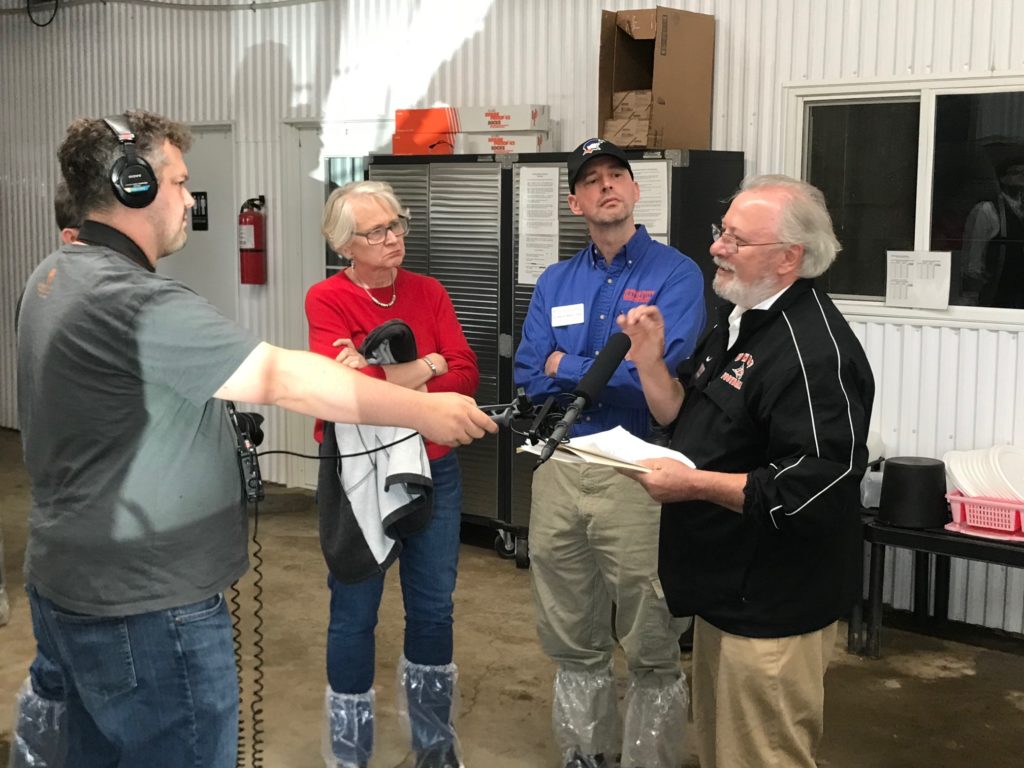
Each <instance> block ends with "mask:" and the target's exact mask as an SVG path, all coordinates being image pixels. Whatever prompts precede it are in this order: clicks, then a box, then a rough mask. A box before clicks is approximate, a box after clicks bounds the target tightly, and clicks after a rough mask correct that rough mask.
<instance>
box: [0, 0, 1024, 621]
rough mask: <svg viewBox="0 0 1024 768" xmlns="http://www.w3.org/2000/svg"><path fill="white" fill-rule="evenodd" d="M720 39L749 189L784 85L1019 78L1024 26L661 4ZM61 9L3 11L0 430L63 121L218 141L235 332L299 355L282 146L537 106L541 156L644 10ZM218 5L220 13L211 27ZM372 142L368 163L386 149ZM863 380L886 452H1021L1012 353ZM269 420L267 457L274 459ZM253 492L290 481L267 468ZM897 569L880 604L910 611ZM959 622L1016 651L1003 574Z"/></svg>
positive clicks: (882, 364) (5, 7)
mask: <svg viewBox="0 0 1024 768" xmlns="http://www.w3.org/2000/svg"><path fill="white" fill-rule="evenodd" d="M661 4H662V5H667V6H670V7H675V8H681V9H684V10H689V11H697V12H701V13H710V14H713V15H715V17H716V18H717V24H718V29H717V40H716V55H715V59H716V62H715V66H716V77H715V88H714V118H713V148H714V149H728V150H742V151H744V152H745V153H746V155H747V166H748V170H749V171H751V172H756V171H776V170H778V169H780V168H781V167H782V161H783V155H784V152H783V135H782V131H783V119H782V115H783V111H784V104H783V102H782V97H781V93H782V90H781V85H782V84H783V83H787V82H801V81H806V82H814V81H822V80H857V79H862V78H880V77H929V76H938V75H957V74H1009V73H1014V72H1017V73H1020V72H1024V46H1021V45H1019V44H1017V45H1014V43H1015V42H1016V41H1019V40H1021V39H1024V7H1022V5H1021V4H1020V3H1016V2H1014V0H973V1H972V0H934V1H933V0H763V1H760V2H759V1H758V0H685V1H679V0H662V2H661ZM204 5H207V6H208V5H211V4H210V3H205V2H201V0H193V1H192V2H182V3H180V6H181V7H180V8H170V7H154V6H151V5H148V4H146V3H143V2H138V3H109V4H103V3H99V2H83V3H75V2H66V3H64V4H63V5H62V7H61V9H60V11H59V13H58V15H57V18H56V19H55V20H54V22H53V23H52V24H51V25H50V26H47V27H45V28H38V27H35V26H33V25H32V24H31V23H30V21H29V20H28V19H27V18H26V16H25V13H24V11H23V10H22V8H23V6H24V3H23V2H22V0H0V72H3V77H2V80H0V104H3V105H4V109H3V110H2V112H0V136H2V137H3V138H2V140H0V231H2V232H3V233H4V236H3V238H2V239H0V280H2V288H0V387H2V389H0V425H5V426H16V414H15V390H14V378H15V376H14V360H13V347H14V331H13V312H14V305H15V301H16V298H17V295H18V293H19V292H20V289H21V286H22V285H23V284H24V281H25V279H26V278H27V276H28V273H29V272H30V270H31V268H32V266H33V265H34V264H35V263H36V262H37V261H38V260H39V259H40V258H42V256H43V255H44V254H45V253H46V252H48V251H49V250H50V248H51V247H52V246H53V245H54V244H55V241H56V235H55V231H54V227H53V223H52V221H51V215H50V210H51V209H50V206H51V203H52V194H53V183H54V181H55V179H56V174H57V171H56V166H55V162H54V159H53V152H54V148H55V146H56V145H57V143H58V142H59V140H60V137H61V135H62V129H63V126H65V125H66V124H67V122H68V121H69V120H70V119H71V118H72V117H73V116H75V115H78V114H89V115H98V114H102V113H106V112H113V111H117V110H120V109H123V108H125V107H128V106H143V107H146V108H149V109H153V110H156V111H159V112H164V113H166V114H169V115H172V116H174V117H176V118H178V119H181V120H185V121H188V122H192V123H205V122H224V121H227V122H231V123H233V125H234V128H235V133H234V135H235V137H236V141H237V142H238V146H237V157H236V168H237V169H238V178H237V179H236V180H235V184H236V191H237V198H238V200H239V201H241V200H243V199H245V198H247V197H251V196H253V195H256V194H260V193H263V194H266V195H267V198H268V201H269V210H268V221H269V232H268V241H269V242H268V247H269V253H270V255H271V256H270V272H269V282H268V285H267V286H266V287H261V288H252V287H243V288H240V301H239V306H240V308H241V309H240V319H241V321H242V322H243V323H244V324H245V325H247V326H249V327H250V328H252V329H254V330H255V331H257V332H258V333H259V334H260V335H262V336H263V337H264V338H266V339H268V340H270V341H272V342H275V343H281V344H292V345H298V344H302V343H303V339H302V338H301V333H298V332H296V328H299V327H301V324H297V323H296V317H297V313H301V303H300V301H301V295H302V291H303V289H304V286H298V285H295V282H296V281H295V279H294V270H293V269H292V267H291V265H290V264H289V256H290V254H288V253H286V252H285V245H286V244H285V241H284V237H283V231H282V230H283V228H282V226H281V215H282V212H283V210H284V207H283V206H282V205H281V200H280V194H279V193H280V191H281V190H282V184H283V181H282V180H283V178H285V174H292V173H295V172H296V169H293V168H282V167H281V157H282V145H281V137H282V124H283V121H285V120H292V121H294V120H303V119H309V120H320V121H323V122H324V126H325V131H328V132H329V131H330V130H331V128H332V126H335V125H338V124H340V123H343V122H345V121H356V120H359V121H365V120H375V119H379V118H381V117H384V118H387V117H389V116H390V115H391V114H392V112H393V110H394V109H395V108H397V107H406V106H415V105H426V104H432V103H434V102H435V101H440V102H446V103H451V104H459V103H461V104H480V103H486V102H491V103H495V102H501V103H514V102H533V103H545V104H549V105H550V106H551V113H552V117H553V118H554V120H555V128H554V134H555V144H554V148H556V149H566V148H570V147H571V146H572V145H573V144H574V142H575V140H577V139H579V138H582V137H584V136H586V135H588V134H592V133H594V131H595V128H596V97H597V83H596V73H597V59H598V39H599V31H598V30H599V18H600V10H601V9H602V8H608V9H626V8H643V7H650V6H652V5H654V3H653V2H651V0H636V1H630V2H615V1H613V0H603V1H602V0H564V1H560V0H461V2H459V3H458V4H453V3H449V2H448V1H447V0H417V1H416V2H413V1H412V0H408V1H407V2H406V1H403V0H322V2H308V3H303V2H295V3H291V2H260V1H259V0H257V1H256V2H255V3H249V2H243V3H240V4H239V7H240V9H237V10H202V9H201V6H204ZM226 5H228V3H227V2H225V3H223V4H221V5H219V7H220V8H222V9H223V8H224V7H225V6H226ZM386 141H387V135H386V132H381V134H380V136H379V141H378V143H377V144H376V145H375V146H367V147H365V151H370V150H374V149H379V148H385V147H386ZM857 328H858V332H859V333H861V335H862V338H863V339H864V341H865V345H866V347H867V348H868V352H869V354H870V355H871V359H872V362H873V364H874V365H875V371H876V374H877V376H878V380H879V394H880V397H879V400H878V407H877V409H876V411H877V415H876V424H877V426H878V427H879V429H880V430H881V431H882V432H883V434H884V435H885V437H886V442H887V445H888V447H889V449H890V451H892V452H897V453H906V454H922V455H925V454H926V455H938V454H940V453H941V451H942V450H945V449H946V448H952V447H957V448H971V447H974V446H982V445H986V444H989V443H991V442H993V441H1010V440H1016V442H1020V443H1024V395H1021V394H1020V393H1019V390H1020V389H1021V388H1020V387H1019V386H1017V382H1019V381H1021V380H1024V342H1022V339H1021V336H1020V334H1019V333H1016V332H1008V331H1001V332H995V331H986V330H984V329H975V330H956V329H937V328H922V327H918V326H913V325H896V324H887V325H881V324H878V325H876V324H870V323H858V324H857ZM281 422H282V420H281V419H272V420H271V421H270V422H269V425H268V426H269V428H268V444H281V443H283V438H284V429H283V426H281ZM265 474H266V476H267V477H269V478H271V479H274V480H286V479H287V478H285V477H284V463H283V462H282V463H280V464H278V463H274V462H268V464H267V466H266V467H265ZM907 571H909V566H907V565H906V563H905V562H904V559H903V555H902V554H901V555H898V557H897V568H896V572H897V578H896V579H895V580H890V582H891V583H890V587H889V589H890V597H891V598H892V600H893V601H894V602H895V603H896V604H898V605H901V606H905V605H906V604H907V603H908V600H909V588H908V587H907V578H906V572H907ZM953 577H954V582H953V583H954V594H953V596H952V599H951V606H952V609H951V610H952V612H953V615H954V617H956V618H966V619H967V620H969V621H972V622H978V623H984V624H989V625H993V626H1005V627H1007V628H1009V629H1016V630H1018V631H1019V630H1020V629H1021V614H1022V612H1024V600H1022V594H1024V588H1022V585H1021V582H1020V578H1019V577H1020V574H1010V575H1007V573H1006V570H1005V569H999V568H991V567H989V568H986V567H984V566H973V567H971V568H970V569H967V568H961V567H959V566H955V567H954V572H953Z"/></svg>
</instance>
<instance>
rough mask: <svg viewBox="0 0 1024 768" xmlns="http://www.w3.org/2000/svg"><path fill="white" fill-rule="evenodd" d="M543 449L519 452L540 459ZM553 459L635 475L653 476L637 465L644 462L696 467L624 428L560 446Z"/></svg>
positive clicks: (528, 447) (522, 448)
mask: <svg viewBox="0 0 1024 768" xmlns="http://www.w3.org/2000/svg"><path fill="white" fill-rule="evenodd" d="M542 447H543V444H542V443H539V444H537V445H529V444H527V445H523V446H520V447H519V448H518V449H517V451H518V452H520V453H524V452H525V453H533V454H537V455H540V452H541V449H542ZM552 458H553V459H557V460H558V461H568V462H574V463H580V462H587V463H591V464H603V465H606V466H610V467H617V468H619V469H631V470H633V471H636V472H650V469H648V468H647V467H644V466H641V465H639V464H637V463H636V462H638V461H641V460H643V459H674V460H675V461H680V462H682V463H683V464H685V465H686V466H688V467H693V466H694V464H693V462H692V461H690V459H689V458H688V457H687V456H685V455H683V454H682V453H680V452H679V451H674V450H672V449H671V448H665V447H664V446H660V445H654V444H653V443H649V442H647V441H646V440H641V439H640V438H639V437H636V436H635V435H632V434H630V433H629V432H628V431H627V430H626V429H624V428H623V427H615V428H614V429H608V430H605V431H604V432H597V433H595V434H593V435H585V436H583V437H574V438H572V439H571V440H570V441H569V442H568V443H563V444H562V445H560V446H559V447H558V449H557V450H556V451H555V453H554V454H553V455H552Z"/></svg>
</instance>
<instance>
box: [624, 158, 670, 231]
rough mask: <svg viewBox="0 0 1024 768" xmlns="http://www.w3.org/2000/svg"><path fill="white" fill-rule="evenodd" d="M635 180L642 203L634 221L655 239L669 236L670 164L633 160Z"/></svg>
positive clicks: (660, 161) (663, 161) (634, 210)
mask: <svg viewBox="0 0 1024 768" xmlns="http://www.w3.org/2000/svg"><path fill="white" fill-rule="evenodd" d="M630 166H631V167H632V168H633V178H634V179H635V180H636V183H637V184H639V185H640V201H639V202H638V203H637V204H636V208H634V209H633V219H634V220H635V221H636V223H637V224H643V225H644V226H645V227H647V231H648V232H649V233H650V234H651V236H652V237H653V236H654V235H662V236H667V234H668V163H667V162H666V161H665V160H633V161H631V162H630Z"/></svg>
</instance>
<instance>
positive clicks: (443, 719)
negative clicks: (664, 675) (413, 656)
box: [397, 656, 462, 768]
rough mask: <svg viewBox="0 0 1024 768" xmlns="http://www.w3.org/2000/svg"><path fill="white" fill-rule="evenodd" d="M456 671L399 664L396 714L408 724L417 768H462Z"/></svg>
mask: <svg viewBox="0 0 1024 768" xmlns="http://www.w3.org/2000/svg"><path fill="white" fill-rule="evenodd" d="M458 678H459V671H458V668H457V667H456V666H455V665H454V664H445V665H443V666H437V667H431V666H426V665H423V664H413V663H412V662H411V661H409V660H408V659H406V658H405V656H402V658H401V660H400V661H399V662H398V697H397V704H398V713H399V716H400V717H401V718H402V719H403V720H406V721H407V722H408V724H409V730H410V732H411V733H412V748H413V751H414V752H415V753H416V763H415V766H416V768H462V759H461V758H460V757H459V756H460V755H461V754H462V749H461V747H460V745H459V740H458V738H457V736H456V735H455V716H456V710H457V704H458V700H459V689H458V685H457V683H458Z"/></svg>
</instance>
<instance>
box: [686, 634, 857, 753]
mask: <svg viewBox="0 0 1024 768" xmlns="http://www.w3.org/2000/svg"><path fill="white" fill-rule="evenodd" d="M836 631H837V624H836V623H833V624H830V625H829V626H827V627H825V628H824V629H820V630H818V631H817V632H809V633H807V634H805V635H795V636H792V637H779V638H751V637H740V636H738V635H730V634H729V633H728V632H723V631H721V630H720V629H717V628H716V627H714V626H712V625H711V624H709V623H708V622H706V621H704V620H703V619H701V618H699V617H698V618H697V619H696V624H695V625H694V635H693V671H692V674H691V680H690V682H691V685H692V687H693V723H694V730H695V731H696V739H697V753H698V755H699V756H700V765H701V768H747V767H749V768H798V767H799V768H814V765H815V763H814V754H815V752H816V751H817V748H818V743H819V742H820V741H821V733H822V727H823V723H822V720H823V710H824V705H825V682H824V677H825V670H826V669H827V668H828V664H829V661H830V660H831V658H832V651H833V648H834V647H835V641H836Z"/></svg>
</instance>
